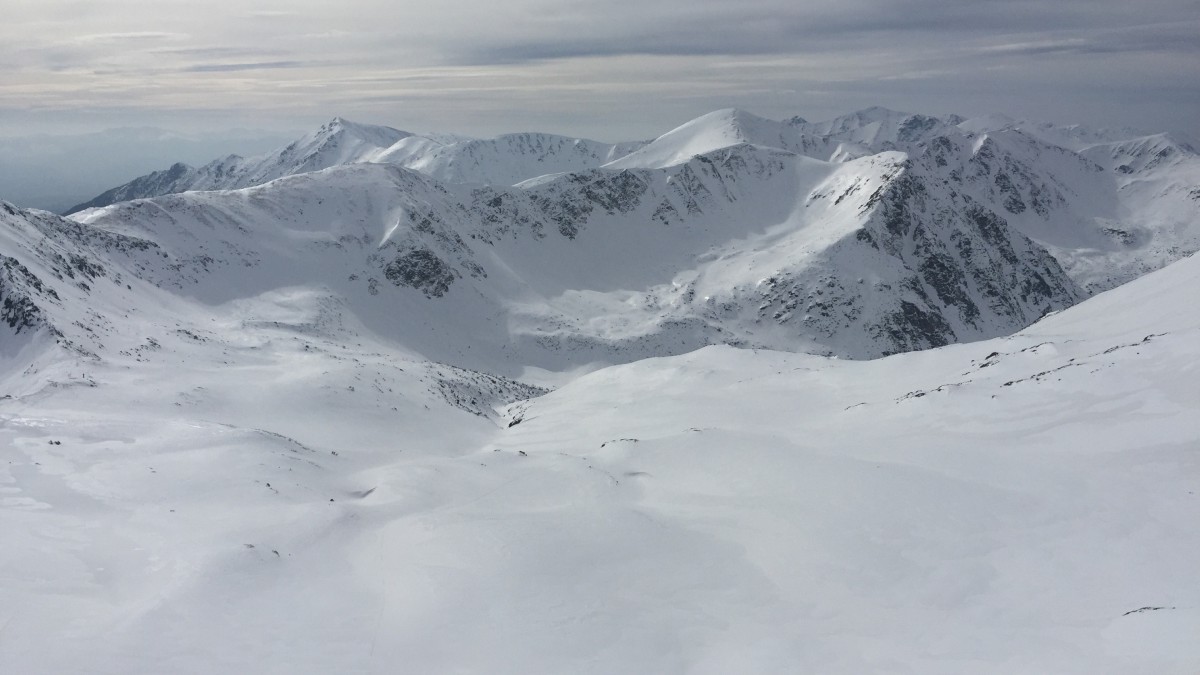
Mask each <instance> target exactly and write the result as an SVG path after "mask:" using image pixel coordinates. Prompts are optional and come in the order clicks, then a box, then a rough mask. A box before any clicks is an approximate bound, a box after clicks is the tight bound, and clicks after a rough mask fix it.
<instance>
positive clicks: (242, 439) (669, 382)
mask: <svg viewBox="0 0 1200 675" xmlns="http://www.w3.org/2000/svg"><path fill="white" fill-rule="evenodd" d="M1197 263H1200V259H1196V258H1191V259H1188V260H1185V261H1181V262H1180V263H1177V264H1175V265H1172V266H1170V267H1168V268H1167V269H1165V270H1162V271H1160V272H1157V273H1153V274H1151V275H1148V276H1146V277H1144V278H1142V279H1140V280H1138V281H1135V282H1132V283H1131V284H1128V285H1126V286H1123V287H1121V288H1119V289H1116V290H1113V291H1109V292H1107V293H1104V294H1101V295H1099V296H1097V297H1095V298H1093V299H1091V300H1088V301H1086V302H1084V303H1082V304H1080V305H1079V306H1077V307H1075V308H1072V309H1070V310H1067V311H1065V312H1062V313H1061V314H1058V315H1055V316H1053V317H1049V318H1047V319H1045V320H1043V321H1042V322H1040V323H1038V324H1036V325H1035V326H1033V327H1031V328H1030V329H1028V330H1026V331H1023V332H1021V333H1019V334H1017V335H1014V336H1012V337H1010V338H1004V339H997V340H992V341H988V342H981V343H973V344H969V345H957V346H950V347H945V348H942V349H936V350H930V351H924V352H917V353H912V354H903V355H897V356H892V357H888V358H885V359H880V360H876V361H867V362H852V361H843V360H837V359H829V358H824V357H817V356H809V355H803V354H786V353H779V352H768V351H750V350H738V349H733V348H728V347H710V348H707V349H703V350H700V351H697V352H694V353H691V354H687V355H683V356H677V357H670V358H658V359H647V360H643V361H640V362H638V363H634V364H629V365H624V366H616V367H611V368H605V369H602V370H599V371H596V372H593V373H590V374H588V375H586V376H583V377H579V378H577V379H574V380H573V381H571V382H569V383H567V384H565V385H564V386H562V387H561V388H559V389H558V390H556V391H554V392H553V393H551V394H549V395H546V396H542V397H540V398H535V399H532V400H527V401H522V402H518V403H513V404H511V405H509V407H507V408H506V409H505V411H504V415H503V416H494V417H492V418H488V417H485V416H478V415H473V414H470V413H469V412H467V411H464V410H462V409H460V408H457V407H452V406H450V405H448V404H447V400H446V399H445V397H443V396H442V395H441V394H440V393H439V391H440V389H439V387H438V386H436V385H433V386H432V387H431V386H430V383H431V382H435V381H437V380H438V378H439V377H447V376H452V375H453V373H449V372H443V373H441V374H440V375H438V374H437V373H433V372H430V368H431V366H430V365H428V364H425V363H422V362H410V361H407V360H405V358H404V357H403V356H402V355H397V354H395V353H393V352H389V351H388V350H387V348H386V347H385V346H383V345H379V344H374V343H372V342H370V341H368V340H367V339H366V338H362V345H361V346H357V344H356V343H353V342H352V341H351V340H350V339H343V341H341V342H340V343H339V342H335V341H331V340H328V339H324V338H321V337H320V336H317V335H313V334H311V333H306V332H304V331H298V330H296V329H295V326H296V325H308V324H310V323H311V322H309V321H306V320H305V317H303V316H299V315H297V314H296V313H297V312H302V311H303V308H304V306H305V302H306V299H305V298H296V297H277V298H274V299H273V300H274V303H267V302H265V301H264V302H262V303H261V304H257V305H254V306H237V307H230V308H228V309H227V310H226V311H225V312H224V313H222V315H221V316H219V317H216V320H215V321H209V322H208V323H209V326H210V327H209V331H210V332H209V333H208V335H209V336H210V337H207V338H205V339H204V340H195V339H192V338H191V337H188V336H186V335H183V334H179V335H177V337H176V339H175V340H173V341H171V342H167V341H165V340H164V341H162V342H160V343H159V344H160V346H159V348H157V349H152V350H146V351H144V352H131V354H133V356H130V357H127V358H126V359H124V360H114V361H113V362H111V363H105V364H83V363H79V364H69V363H64V362H55V363H53V364H49V365H44V366H41V368H42V370H40V371H39V372H38V375H39V376H41V377H44V378H46V384H45V386H43V387H42V388H40V389H39V390H37V391H29V392H26V393H23V394H21V395H18V396H15V397H13V398H9V399H6V400H4V401H2V402H0V424H2V426H0V447H3V448H5V450H4V451H3V452H4V463H3V465H0V486H2V487H0V495H2V497H0V499H2V502H0V504H2V505H3V508H2V509H0V530H2V531H3V532H4V533H5V542H6V546H5V547H4V550H3V554H2V557H0V571H2V572H0V573H2V574H3V579H4V584H3V585H2V586H0V608H2V609H0V625H3V632H0V659H2V660H3V662H4V663H5V664H6V665H5V670H10V671H11V672H21V673H160V672H178V673H187V672H194V673H206V672H279V673H285V672H286V673H299V672H312V673H326V672H346V673H351V672H379V673H384V672H488V673H503V672H512V673H518V672H520V673H529V672H545V673H550V672H595V673H610V672H645V673H663V672H689V673H690V672H698V673H699V672H713V673H717V672H730V671H731V670H736V671H738V672H762V673H771V672H780V671H800V672H823V673H861V672H895V673H962V672H971V673H1044V672H1056V673H1099V672H1111V673H1118V672H1119V673H1131V672H1144V673H1190V672H1194V670H1195V666H1196V664H1197V663H1200V642H1198V641H1197V640H1196V639H1195V636H1196V635H1197V634H1200V585H1198V584H1197V583H1196V572H1195V571H1196V569H1198V568H1200V531H1198V530H1197V528H1196V526H1195V525H1196V523H1197V522H1200V455H1198V454H1197V450H1198V448H1200V417H1198V416H1197V415H1196V414H1195V413H1196V410H1197V406H1198V405H1200V389H1198V388H1197V386H1196V378H1197V376H1198V375H1200V373H1197V365H1196V364H1197V363H1200V312H1197V309H1196V304H1195V303H1194V302H1189V299H1190V298H1191V297H1192V295H1193V294H1194V289H1195V288H1196V285H1197V284H1198V283H1200V265H1198V264H1197ZM235 319H236V323H235ZM251 325H253V326H255V328H254V329H253V330H248V329H247V327H248V326H251ZM353 339H354V340H357V339H358V338H353ZM352 345H353V346H352ZM433 368H435V369H436V367H433ZM9 377H10V380H9V381H8V382H6V383H5V384H6V386H8V387H10V390H12V389H11V387H12V379H11V378H24V379H28V378H29V375H28V374H20V373H14V374H10V376H9ZM497 402H500V401H499V400H498V401H497Z"/></svg>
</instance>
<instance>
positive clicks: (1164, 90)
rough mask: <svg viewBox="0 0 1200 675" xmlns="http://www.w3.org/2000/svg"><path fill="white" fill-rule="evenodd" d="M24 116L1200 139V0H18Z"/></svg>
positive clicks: (6, 66)
mask: <svg viewBox="0 0 1200 675" xmlns="http://www.w3.org/2000/svg"><path fill="white" fill-rule="evenodd" d="M0 73H3V75H2V76H0V135H14V134H23V133H29V132H35V131H41V132H46V131H51V132H53V131H90V130H96V129H101V128H105V127H111V126H124V125H153V126H159V127H166V128H171V129H179V130H185V131H187V130H196V129H210V130H211V129H217V128H222V127H257V128H279V129H289V130H291V129H306V128H310V127H313V126H315V125H317V124H319V123H320V122H322V121H324V120H325V119H327V118H330V117H333V116H334V115H342V116H345V117H348V118H350V119H355V120H359V121H363V122H374V123H382V124H388V125H391V126H395V127H399V128H403V129H410V130H413V131H429V130H439V131H457V132H462V133H469V134H477V135H484V134H493V133H499V132H505V131H520V130H534V129H536V130H541V131H556V132H561V133H569V134H577V135H583V136H589V137H593V138H597V139H600V140H617V139H624V138H641V137H650V136H654V135H657V134H659V133H662V132H663V131H666V130H667V129H669V128H671V127H673V126H675V125H677V124H679V123H681V122H683V121H686V120H687V119H690V118H692V117H695V116H697V115H700V114H702V113H704V112H707V111H710V110H713V109H716V108H722V107H729V106H736V107H741V108H746V109H748V110H750V111H752V112H755V113H757V114H760V115H764V116H768V117H774V118H782V117H788V116H791V115H801V116H803V117H806V118H808V119H811V120H818V119H824V118H828V117H832V116H834V115H837V114H841V113H845V112H849V111H851V110H855V109H859V108H864V107H867V106H870V105H883V106H886V107H890V108H895V109H899V110H908V111H913V112H927V113H935V114H936V113H945V112H958V113H961V114H964V115H974V114H980V113H986V112H1005V113H1008V114H1010V115H1012V116H1014V117H1027V118H1033V119H1039V120H1047V121H1056V122H1083V123H1087V124H1092V125H1103V126H1125V125H1132V126H1137V127H1141V128H1145V129H1146V130H1148V131H1161V130H1182V131H1185V132H1188V133H1191V134H1194V135H1200V133H1197V132H1200V2H1197V1H1196V0H1140V1H1139V0H1037V1H1034V0H740V1H736V0H603V1H601V0H590V1H579V0H441V1H437V2H432V1H429V0H423V1H422V2H409V1H404V0H400V1H397V0H341V1H340V2H330V1H329V0H279V1H258V2H253V1H250V2H245V1H242V2H235V1H233V0H222V1H220V2H218V1H215V0H152V1H144V0H6V1H5V2H4V7H3V20H2V21H0Z"/></svg>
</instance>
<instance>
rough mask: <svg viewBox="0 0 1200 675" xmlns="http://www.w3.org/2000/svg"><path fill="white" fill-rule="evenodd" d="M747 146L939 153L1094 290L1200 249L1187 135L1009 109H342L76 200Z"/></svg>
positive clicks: (614, 165) (553, 167)
mask: <svg viewBox="0 0 1200 675" xmlns="http://www.w3.org/2000/svg"><path fill="white" fill-rule="evenodd" d="M739 145H752V146H756V147H759V148H767V149H772V150H777V151H783V152H786V153H792V154H797V155H802V156H806V157H810V158H813V159H817V160H820V161H823V162H833V163H842V162H847V161H850V160H855V159H861V158H864V157H869V156H872V155H876V154H879V153H882V152H902V153H904V154H905V155H907V156H908V157H909V158H911V159H914V160H917V159H919V158H921V157H924V156H932V157H936V161H937V162H938V164H937V169H936V170H934V173H938V174H939V175H938V176H936V177H933V176H931V177H930V179H931V180H941V181H944V182H945V184H948V185H950V186H952V188H951V191H953V192H955V193H957V194H965V195H967V196H968V197H969V198H971V199H973V200H976V201H979V202H981V203H982V204H983V205H984V206H986V207H987V208H989V209H991V210H992V211H993V212H995V213H996V214H997V215H999V216H1000V217H1002V218H1004V219H1005V220H1006V221H1007V222H1008V223H1010V225H1011V226H1012V227H1014V228H1015V229H1017V230H1018V231H1020V232H1021V233H1022V234H1024V235H1025V236H1027V237H1029V238H1031V239H1032V240H1034V241H1035V242H1037V243H1038V244H1040V245H1041V246H1043V247H1045V248H1046V249H1047V250H1049V251H1050V253H1051V254H1052V255H1053V256H1054V257H1055V258H1056V259H1057V260H1058V262H1059V264H1060V265H1061V266H1062V267H1063V268H1064V269H1065V270H1066V271H1067V273H1068V274H1069V275H1070V276H1071V277H1072V279H1073V280H1074V281H1075V282H1076V284H1078V285H1079V286H1081V287H1082V288H1084V289H1085V291H1086V292H1089V293H1091V292H1096V291H1099V290H1104V289H1107V288H1111V287H1113V286H1116V285H1119V284H1121V283H1124V282H1126V281H1129V280H1130V279H1133V278H1135V277H1137V276H1138V275H1140V274H1144V273H1145V272H1147V271H1149V270H1152V269H1157V268H1159V267H1161V266H1162V265H1164V264H1166V263H1168V262H1170V261H1172V260H1176V259H1178V258H1179V257H1181V256H1183V255H1186V254H1188V253H1190V252H1192V251H1195V250H1197V249H1200V233H1197V231H1196V226H1195V219H1194V218H1193V217H1192V216H1193V214H1194V213H1195V211H1196V208H1197V204H1198V203H1200V193H1198V192H1196V190H1197V189H1200V188H1198V187H1197V186H1198V184H1200V179H1198V178H1197V176H1200V156H1198V155H1197V153H1196V151H1195V149H1194V148H1193V147H1192V146H1191V145H1189V144H1188V143H1186V142H1179V141H1176V140H1173V139H1171V138H1170V137H1168V136H1165V135H1158V136H1145V134H1141V133H1140V132H1136V131H1132V130H1091V129H1086V128H1083V127H1080V126H1055V125H1050V124H1045V123H1034V122H1028V121H1017V120H1012V119H1010V118H1007V117H1004V116H1002V115H992V116H985V117H980V118H975V119H969V120H967V119H963V118H962V117H959V116H954V115H950V116H945V117H934V116H929V115H920V114H909V113H902V112H896V111H892V110H887V109H885V108H878V107H876V108H868V109H866V110H861V111H857V112H854V113H850V114H848V115H844V116H841V117H837V118H834V119H832V120H828V121H824V122H808V121H806V120H804V119H803V118H800V117H794V118H791V119H789V120H785V121H774V120H767V119H764V118H761V117H758V116H755V115H753V114H750V113H748V112H745V111H741V110H736V109H728V110H720V111H716V112H713V113H710V114H708V115H704V116H702V117H700V118H697V119H695V120H692V121H691V122H688V123H686V124H684V125H682V126H680V127H678V128H676V129H673V130H671V131H669V132H667V133H666V134H663V135H662V136H660V137H659V138H657V139H654V140H653V141H650V142H636V143H619V144H604V143H597V142H594V141H587V140H583V139H570V138H565V137H561V136H554V135H549V134H534V133H528V134H510V135H505V136H500V137H497V138H493V139H466V138H461V137H454V136H449V137H445V136H439V135H433V134H429V135H425V136H420V135H412V134H408V133H406V132H400V131H396V130H394V129H388V128H386V127H370V126H366V125H358V124H354V123H351V122H347V121H345V120H341V119H335V120H334V121H332V122H330V123H329V124H326V125H325V126H323V127H322V128H321V129H319V130H318V131H317V132H314V133H313V134H310V135H309V136H308V137H306V138H305V139H301V140H300V141H298V142H297V143H294V144H292V145H290V146H288V147H287V148H284V149H281V150H280V151H277V152H275V153H269V154H267V155H264V156H262V157H258V158H255V159H252V160H245V159H242V158H238V157H230V158H226V159H224V160H218V161H216V162H213V163H212V164H209V165H207V166H205V167H202V168H200V169H191V168H189V167H186V166H183V165H176V166H173V167H171V168H170V169H167V170H165V171H162V172H157V173H154V174H150V175H148V176H144V177H142V178H139V179H137V180H135V181H133V182H131V183H129V184H127V185H123V186H120V187H118V188H114V189H113V190H111V191H109V192H108V193H105V194H104V195H101V196H100V197H97V199H96V200H93V201H92V202H89V203H88V204H81V205H80V206H79V207H78V209H76V210H82V209H84V208H86V207H89V206H101V205H106V204H109V203H115V202H118V201H123V200H129V199H133V198H139V197H152V196H160V195H164V194H171V193H176V192H183V191H187V190H215V189H236V188H243V187H249V186H252V185H257V184H261V183H264V182H267V181H269V180H272V179H274V178H278V177H281V176H285V175H294V174H297V173H302V172H306V171H310V170H313V169H319V168H326V167H329V166H334V165H344V164H350V163H363V162H373V163H388V164H395V165H398V166H403V167H406V168H410V169H413V170H416V171H419V172H421V173H424V174H426V175H429V176H432V177H434V178H437V179H439V180H442V181H445V182H450V183H483V184H490V185H497V186H512V185H518V184H520V183H522V182H523V181H530V180H533V181H538V180H552V177H553V176H555V175H557V174H562V173H578V172H587V171H591V170H594V169H597V168H601V167H603V168H605V169H610V170H621V169H665V168H668V167H671V166H676V165H679V164H683V163H686V162H689V161H691V159H692V158H693V157H696V156H701V155H707V154H709V153H712V152H715V151H718V150H723V149H726V148H733V147H736V146H739ZM1160 153H1165V154H1163V155H1162V156H1161V157H1159V154H1160ZM1118 160H1119V161H1118ZM542 177H547V178H544V179H543V178H542Z"/></svg>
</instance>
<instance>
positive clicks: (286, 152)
mask: <svg viewBox="0 0 1200 675" xmlns="http://www.w3.org/2000/svg"><path fill="white" fill-rule="evenodd" d="M640 145H641V144H640V143H619V144H606V143H598V142H595V141H589V140H585V139H573V138H566V137H564V136H556V135H554V134H542V133H524V134H506V135H503V136H498V137H496V138H491V139H474V138H464V137H458V136H453V135H442V134H429V135H425V136H422V135H416V134H411V133H409V132H406V131H399V130H396V129H392V128H389V127H382V126H373V125H367V124H358V123H355V122H350V121H348V120H345V119H342V118H340V117H337V118H334V119H333V120H332V121H330V122H328V123H326V124H325V125H323V126H322V127H321V128H320V129H318V130H317V131H315V132H313V133H311V134H309V135H307V136H305V137H304V138H301V139H299V140H297V141H296V142H294V143H291V144H290V145H287V146H285V147H283V148H280V149H279V150H276V151H274V152H269V153H266V154H264V155H260V156H257V157H251V158H243V157H238V156H237V155H231V156H229V157H225V158H222V159H218V160H215V161H213V162H211V163H209V164H206V165H204V166H202V167H199V168H192V167H189V166H187V165H184V164H175V165H174V166H172V167H171V168H169V169H166V170H164V171H157V172H154V173H151V174H148V175H146V176H142V177H140V178H136V179H134V180H133V181H130V182H129V183H126V184H124V185H121V186H118V187H115V188H113V189H112V190H109V191H107V192H104V193H103V194H101V195H99V196H97V197H96V198H95V199H92V200H91V201H88V202H85V203H83V204H79V205H77V206H75V207H73V208H72V209H71V210H70V211H68V213H76V212H78V211H83V210H85V209H88V208H95V207H100V206H108V205H109V204H115V203H117V202H121V201H128V200H131V199H140V198H144V197H157V196H161V195H168V194H175V193H179V192H187V191H189V190H236V189H239V188H244V187H251V186H254V185H261V184H263V183H266V182H268V181H272V180H275V179H276V178H281V177H283V176H292V175H296V174H300V173H307V172H310V171H317V170H320V169H327V168H329V167H331V166H341V165H346V164H358V163H364V162H375V163H385V164H395V165H397V166H404V167H409V168H413V169H416V170H418V171H421V172H422V173H426V174H428V175H431V176H434V177H436V178H440V179H442V180H448V181H451V182H469V183H495V184H500V185H511V184H514V183H518V182H520V181H522V180H526V179H528V178H534V177H537V176H541V175H544V174H547V173H553V172H563V171H575V170H580V169H587V168H591V167H594V166H598V165H600V164H603V163H605V162H609V161H611V160H613V159H616V158H618V157H620V156H622V155H623V154H625V153H627V152H629V151H630V150H633V149H635V148H637V147H639V146H640Z"/></svg>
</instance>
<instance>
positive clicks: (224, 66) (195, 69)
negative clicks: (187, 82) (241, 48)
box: [183, 61, 312, 73]
mask: <svg viewBox="0 0 1200 675" xmlns="http://www.w3.org/2000/svg"><path fill="white" fill-rule="evenodd" d="M309 65H312V64H311V63H308V62H305V61H260V62H257V63H204V64H199V65H194V66H188V67H186V68H183V71H184V72H188V73H235V72H241V71H245V70H275V69H281V68H303V67H305V66H309Z"/></svg>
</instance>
